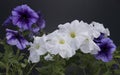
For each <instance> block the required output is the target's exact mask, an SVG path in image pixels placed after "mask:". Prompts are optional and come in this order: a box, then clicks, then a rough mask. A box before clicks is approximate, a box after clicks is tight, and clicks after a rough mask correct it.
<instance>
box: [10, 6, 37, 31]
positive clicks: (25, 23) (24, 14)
mask: <svg viewBox="0 0 120 75" xmlns="http://www.w3.org/2000/svg"><path fill="white" fill-rule="evenodd" d="M11 17H12V23H13V24H14V25H17V26H18V27H19V28H21V29H24V30H28V29H30V28H31V26H32V24H34V23H36V22H37V20H38V18H39V16H38V14H37V13H36V12H35V11H34V10H32V9H31V8H30V7H29V6H27V5H21V6H17V7H16V8H14V10H13V11H12V16H11Z"/></svg>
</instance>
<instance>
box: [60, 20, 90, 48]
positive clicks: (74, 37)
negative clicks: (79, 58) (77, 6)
mask: <svg viewBox="0 0 120 75" xmlns="http://www.w3.org/2000/svg"><path fill="white" fill-rule="evenodd" d="M58 28H59V31H60V32H61V33H64V34H66V36H68V37H67V38H68V39H70V40H69V44H70V46H71V47H72V48H73V49H74V50H77V49H79V48H80V45H81V44H82V42H83V41H84V40H85V39H86V38H85V37H84V35H89V26H88V24H87V23H84V22H83V21H81V22H79V21H78V20H74V21H73V22H71V23H66V24H63V25H59V26H58Z"/></svg>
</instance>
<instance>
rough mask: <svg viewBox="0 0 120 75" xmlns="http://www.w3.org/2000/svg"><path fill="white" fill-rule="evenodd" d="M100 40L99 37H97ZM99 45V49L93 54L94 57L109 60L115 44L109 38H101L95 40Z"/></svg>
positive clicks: (104, 60)
mask: <svg viewBox="0 0 120 75" xmlns="http://www.w3.org/2000/svg"><path fill="white" fill-rule="evenodd" d="M98 40H100V39H98ZM96 43H97V44H98V46H99V47H100V51H99V52H98V54H96V55H95V57H96V59H98V60H100V59H101V60H102V61H103V62H109V61H110V60H112V58H113V52H114V51H115V49H116V46H115V44H114V43H113V41H112V40H111V39H110V38H103V39H101V40H100V41H99V42H98V41H97V42H96Z"/></svg>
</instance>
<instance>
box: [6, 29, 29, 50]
mask: <svg viewBox="0 0 120 75" xmlns="http://www.w3.org/2000/svg"><path fill="white" fill-rule="evenodd" d="M6 31H7V33H6V39H7V43H8V44H10V45H16V46H17V47H18V48H19V49H20V50H23V49H25V48H26V46H27V45H28V41H27V40H26V39H24V37H23V36H22V35H20V34H19V33H18V31H14V30H10V29H6Z"/></svg>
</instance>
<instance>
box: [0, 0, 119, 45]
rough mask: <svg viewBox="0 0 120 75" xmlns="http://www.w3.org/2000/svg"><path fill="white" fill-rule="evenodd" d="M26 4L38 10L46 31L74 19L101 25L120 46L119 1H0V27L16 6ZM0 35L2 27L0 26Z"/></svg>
mask: <svg viewBox="0 0 120 75" xmlns="http://www.w3.org/2000/svg"><path fill="white" fill-rule="evenodd" d="M21 4H28V5H29V6H30V7H31V8H32V9H34V10H35V11H38V10H40V11H41V12H42V13H43V14H44V18H45V20H46V29H45V30H46V31H47V32H52V31H54V30H55V29H56V28H57V26H58V24H61V23H62V24H63V23H66V22H71V21H73V20H75V19H78V20H83V21H85V22H88V23H90V22H92V21H97V22H100V23H103V24H104V26H105V27H108V28H109V29H110V31H111V36H110V37H111V38H112V39H113V40H114V42H115V43H116V44H117V45H118V44H120V0H0V25H1V24H2V23H3V21H4V20H5V19H6V18H7V17H8V16H9V15H10V14H11V10H12V9H13V8H15V7H16V6H18V5H21ZM0 29H1V30H0V35H2V34H3V33H4V32H2V27H1V26H0Z"/></svg>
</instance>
